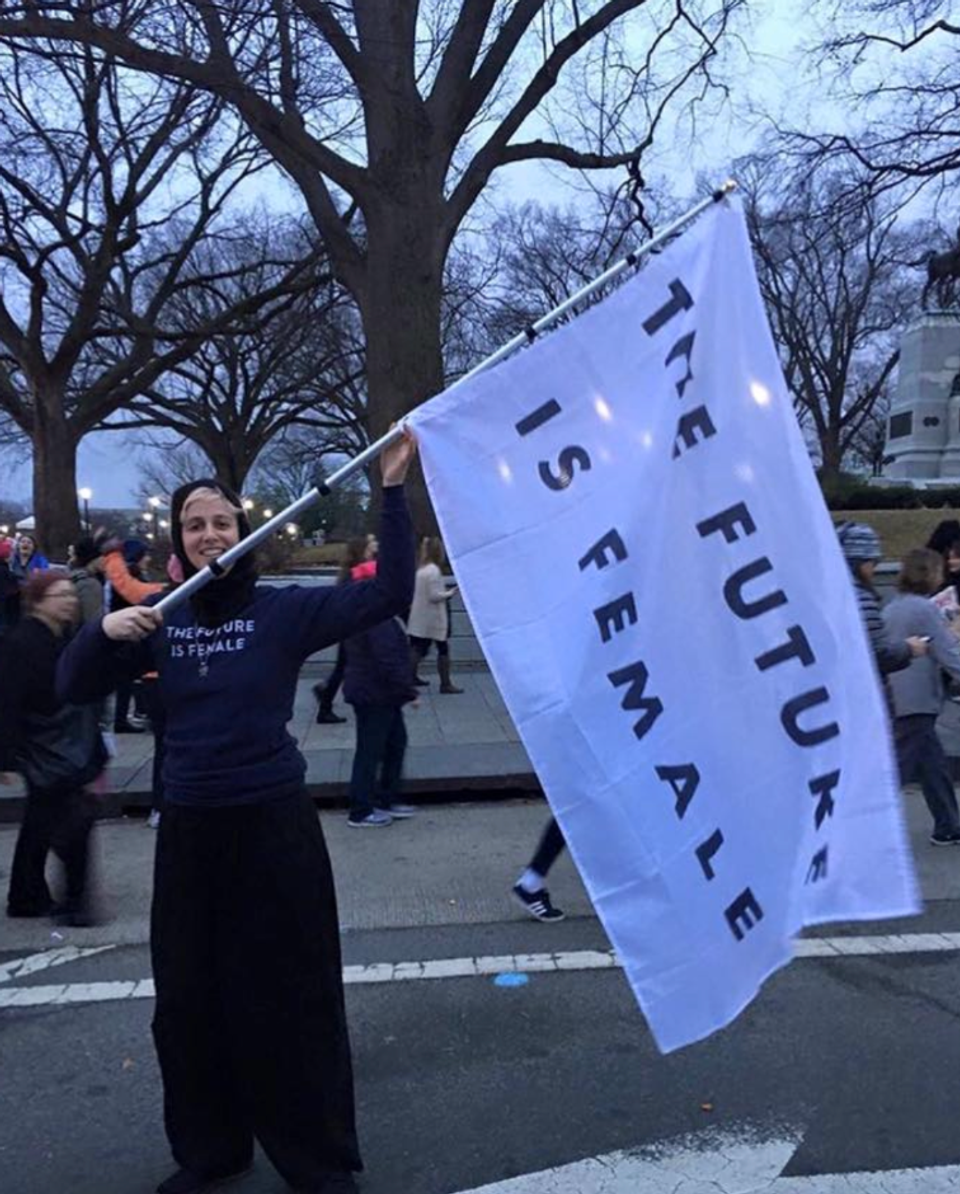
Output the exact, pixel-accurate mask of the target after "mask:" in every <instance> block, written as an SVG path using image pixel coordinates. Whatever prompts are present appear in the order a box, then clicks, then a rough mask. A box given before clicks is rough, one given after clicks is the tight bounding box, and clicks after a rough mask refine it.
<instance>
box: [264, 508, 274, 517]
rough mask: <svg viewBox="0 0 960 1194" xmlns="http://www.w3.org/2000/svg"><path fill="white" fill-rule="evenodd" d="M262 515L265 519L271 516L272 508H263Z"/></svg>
mask: <svg viewBox="0 0 960 1194" xmlns="http://www.w3.org/2000/svg"><path fill="white" fill-rule="evenodd" d="M263 517H264V518H266V519H270V518H273V511H272V510H264V512H263Z"/></svg>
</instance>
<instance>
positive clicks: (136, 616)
mask: <svg viewBox="0 0 960 1194" xmlns="http://www.w3.org/2000/svg"><path fill="white" fill-rule="evenodd" d="M100 624H101V626H102V627H103V633H104V634H105V635H106V636H107V638H109V639H113V641H114V642H117V643H138V642H140V640H141V639H144V638H146V637H147V635H148V634H153V632H154V631H155V630H156V629H157V628H158V627H159V626H161V625H162V624H163V614H161V613H160V611H159V610H158V609H153V608H152V607H151V606H148V605H132V606H130V608H129V609H118V610H117V611H116V613H112V614H107V615H106V617H105V618H104V619H103V621H102V622H101V623H100Z"/></svg>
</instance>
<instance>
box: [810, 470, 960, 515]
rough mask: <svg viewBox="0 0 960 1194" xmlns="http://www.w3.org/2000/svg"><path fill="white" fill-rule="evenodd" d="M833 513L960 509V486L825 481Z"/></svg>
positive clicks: (847, 479)
mask: <svg viewBox="0 0 960 1194" xmlns="http://www.w3.org/2000/svg"><path fill="white" fill-rule="evenodd" d="M820 487H821V489H822V490H823V496H824V499H825V501H826V503H827V506H828V507H829V509H831V510H940V509H955V508H957V507H960V486H958V485H950V486H948V485H944V486H938V487H937V488H936V489H914V487H913V486H912V485H883V486H881V485H870V484H868V483H866V482H865V481H864V480H863V479H862V478H861V477H851V476H849V475H842V476H840V477H832V478H829V479H827V478H825V477H823V478H821V480H820Z"/></svg>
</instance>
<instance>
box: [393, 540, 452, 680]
mask: <svg viewBox="0 0 960 1194" xmlns="http://www.w3.org/2000/svg"><path fill="white" fill-rule="evenodd" d="M446 561H447V554H446V552H445V551H444V549H443V543H442V542H441V541H440V540H439V539H437V538H434V537H432V536H429V535H428V536H426V537H425V538H424V540H423V542H422V543H421V545H420V566H419V567H418V568H417V580H416V585H415V587H414V590H413V604H412V605H411V606H410V617H409V619H408V620H407V634H408V635H409V636H410V652H411V655H412V658H413V669H414V679H413V682H414V684H417V685H419V687H421V688H424V687H426V685H427V684H428V683H429V681H428V680H421V679H420V677H419V675H417V674H416V672H417V668H418V667H419V666H420V661H421V660H422V659H424V658H425V657H426V655H427V653H428V652H429V650H430V646H431V644H432V643H436V646H437V671H438V673H439V675H440V691H441V692H449V693H457V692H463V689H462V688H457V687H455V686H454V684H453V683H452V681H451V679H450V644H449V642H448V641H447V640H448V639H449V638H450V612H449V609H448V606H449V603H450V598H451V597H453V595H454V593H456V591H457V586H456V585H451V586H450V587H449V588H448V587H447V585H446V583H445V582H444V579H443V573H442V572H441V571H440V569H441V568H442V566H443V565H444V564H445V563H446Z"/></svg>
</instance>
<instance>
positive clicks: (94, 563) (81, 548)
mask: <svg viewBox="0 0 960 1194" xmlns="http://www.w3.org/2000/svg"><path fill="white" fill-rule="evenodd" d="M71 558H72V564H73V567H72V568H71V570H70V579H71V580H72V581H73V583H74V585H75V586H76V590H77V596H78V597H79V599H80V621H81V622H83V623H86V622H95V621H98V620H99V619H100V618H102V617H103V613H104V610H103V579H102V578H103V561H102V559H101V557H100V547H99V545H98V544H97V543H96V542H95V540H94V539H93V538H92V537H91V536H89V535H85V536H84V537H83V538H82V539H78V540H77V543H76V545H75V546H74V548H73V554H72V557H71Z"/></svg>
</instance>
